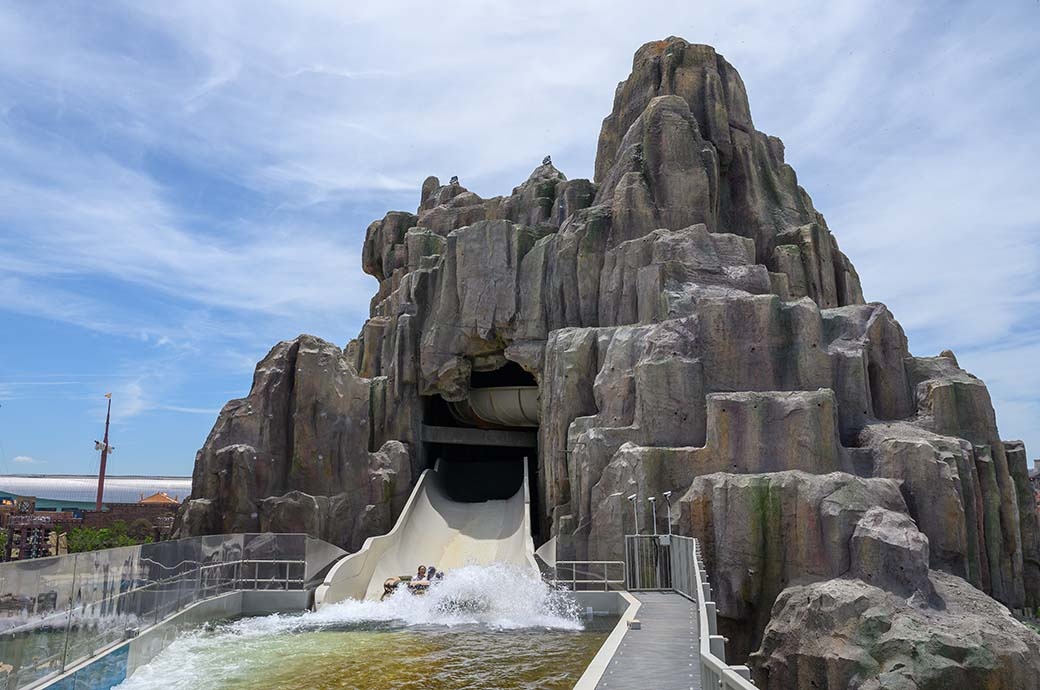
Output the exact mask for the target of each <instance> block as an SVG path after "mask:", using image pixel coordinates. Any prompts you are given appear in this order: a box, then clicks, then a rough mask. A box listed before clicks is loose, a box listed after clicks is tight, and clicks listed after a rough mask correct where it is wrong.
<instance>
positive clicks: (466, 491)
mask: <svg viewBox="0 0 1040 690" xmlns="http://www.w3.org/2000/svg"><path fill="white" fill-rule="evenodd" d="M424 406H425V407H424V415H423V418H424V423H423V450H424V457H425V461H426V466H427V467H428V468H433V467H434V466H436V465H437V463H438V462H439V463H440V465H439V467H440V469H439V474H440V475H441V477H442V483H443V486H444V489H445V492H446V493H447V495H448V497H449V498H451V499H452V500H454V501H460V502H467V503H469V502H480V501H492V500H504V499H508V498H510V497H511V496H513V495H514V494H516V492H517V491H519V490H521V489H522V488H523V480H524V466H525V462H526V467H527V474H528V482H529V487H530V498H531V515H538V514H539V513H538V512H537V511H538V505H537V500H538V499H537V496H538V491H537V486H538V385H537V382H536V381H535V378H534V376H532V375H531V374H530V373H528V372H527V371H525V370H524V369H523V368H521V367H520V366H519V365H517V364H515V363H513V362H507V363H506V365H505V366H502V367H500V368H498V369H495V370H492V371H474V372H473V373H472V375H471V378H470V393H469V396H468V397H467V398H466V399H465V400H461V401H450V400H445V399H444V398H443V397H442V396H440V395H431V396H427V397H426V399H425V401H424ZM536 523H537V521H536V520H532V530H533V531H536V530H537V525H536ZM533 536H535V537H536V538H537V537H538V535H537V533H536V532H535V533H534V535H533Z"/></svg>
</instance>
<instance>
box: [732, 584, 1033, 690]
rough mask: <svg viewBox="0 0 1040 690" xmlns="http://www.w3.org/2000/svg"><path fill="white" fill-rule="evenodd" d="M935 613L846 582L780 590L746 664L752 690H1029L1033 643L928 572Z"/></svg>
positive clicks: (1008, 620)
mask: <svg viewBox="0 0 1040 690" xmlns="http://www.w3.org/2000/svg"><path fill="white" fill-rule="evenodd" d="M931 583H932V586H933V588H934V590H935V593H936V596H937V597H938V598H939V599H940V600H941V601H942V602H943V606H942V607H941V608H930V607H921V606H919V605H918V604H917V602H915V601H914V600H907V599H905V598H904V597H901V596H899V595H897V594H894V593H891V592H887V591H885V590H883V589H880V588H878V587H875V586H873V585H871V584H868V583H866V582H863V581H862V580H856V579H836V580H828V581H826V582H817V583H813V584H807V585H799V586H793V587H789V588H788V589H786V590H784V591H783V593H782V594H781V595H780V597H779V598H778V599H777V602H776V606H775V607H774V609H773V616H772V619H771V620H770V622H769V627H768V628H767V629H766V632H765V638H764V640H763V642H762V648H761V649H760V650H759V651H758V652H756V653H755V654H754V655H753V656H752V664H753V666H754V669H755V673H754V679H755V681H756V684H757V685H758V686H759V687H762V688H770V689H772V688H783V689H784V690H818V689H820V688H830V689H832V690H846V689H849V690H851V689H853V688H856V689H858V690H949V689H950V688H965V690H967V689H968V688H986V690H1037V688H1040V636H1038V635H1037V634H1036V633H1034V632H1032V631H1030V630H1029V629H1028V628H1026V627H1025V626H1024V625H1022V624H1021V623H1019V622H1018V621H1017V620H1015V619H1014V617H1012V616H1011V614H1010V612H1009V611H1008V610H1007V609H1006V608H1004V607H1003V606H1001V605H1000V604H998V603H997V602H995V601H993V600H992V599H990V598H989V597H987V596H986V595H985V594H983V593H982V592H980V591H979V590H977V589H975V588H974V587H972V586H971V585H969V584H968V583H967V582H965V581H964V580H961V579H960V578H958V577H955V576H953V575H948V574H946V573H942V572H938V571H932V574H931Z"/></svg>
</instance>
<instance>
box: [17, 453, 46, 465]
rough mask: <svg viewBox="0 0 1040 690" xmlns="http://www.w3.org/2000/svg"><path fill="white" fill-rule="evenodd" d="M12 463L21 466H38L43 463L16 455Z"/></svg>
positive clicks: (25, 456) (26, 456)
mask: <svg viewBox="0 0 1040 690" xmlns="http://www.w3.org/2000/svg"><path fill="white" fill-rule="evenodd" d="M11 462H16V463H18V464H19V465H38V464H40V462H41V461H40V460H37V459H36V458H33V457H30V456H28V455H16V456H14V457H13V458H11Z"/></svg>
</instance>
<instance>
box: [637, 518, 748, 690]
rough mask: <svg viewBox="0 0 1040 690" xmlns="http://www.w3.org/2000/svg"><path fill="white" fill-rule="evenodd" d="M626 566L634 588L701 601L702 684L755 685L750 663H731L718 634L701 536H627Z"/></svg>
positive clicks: (733, 689) (742, 689)
mask: <svg viewBox="0 0 1040 690" xmlns="http://www.w3.org/2000/svg"><path fill="white" fill-rule="evenodd" d="M625 565H626V569H627V572H628V575H629V579H628V589H629V590H630V591H634V592H639V591H673V592H677V593H678V594H681V595H682V596H684V597H686V598H687V599H690V600H691V601H694V602H696V604H697V616H698V619H699V620H698V622H699V624H700V625H699V628H698V629H699V631H700V634H699V638H700V639H699V640H698V652H699V654H698V656H699V658H700V673H701V686H702V687H704V688H713V689H714V688H721V689H723V690H754V689H755V685H754V684H753V683H752V682H751V671H750V669H749V668H748V667H747V666H743V665H730V664H727V663H726V638H725V637H723V636H722V635H719V634H718V613H717V610H716V607H715V602H714V601H713V597H712V590H711V584H710V583H709V582H708V576H707V572H706V570H705V568H704V561H703V560H702V558H701V553H700V544H699V543H698V541H697V540H696V539H694V538H692V537H681V536H677V535H668V534H661V535H627V536H626V537H625Z"/></svg>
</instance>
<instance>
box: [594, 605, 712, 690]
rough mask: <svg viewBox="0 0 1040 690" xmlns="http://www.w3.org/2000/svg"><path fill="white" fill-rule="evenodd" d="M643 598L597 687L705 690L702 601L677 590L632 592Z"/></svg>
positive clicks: (626, 689)
mask: <svg viewBox="0 0 1040 690" xmlns="http://www.w3.org/2000/svg"><path fill="white" fill-rule="evenodd" d="M630 594H632V595H633V596H634V597H636V598H637V599H639V600H640V601H641V602H643V605H642V606H641V607H640V609H639V612H638V613H637V614H636V618H637V619H638V620H639V621H640V623H641V625H642V629H640V630H628V631H626V632H625V636H624V638H622V640H621V646H620V647H618V650H617V652H615V653H614V658H613V659H611V660H610V663H609V664H608V665H607V669H606V671H605V672H604V673H603V677H602V678H601V679H600V681H599V684H598V685H597V686H596V690H641V689H647V690H649V689H651V688H652V689H653V690H701V670H700V656H699V655H698V653H697V639H698V638H697V605H696V604H694V603H693V602H692V601H690V600H689V599H687V598H685V597H683V596H681V595H679V594H675V593H674V592H630Z"/></svg>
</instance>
